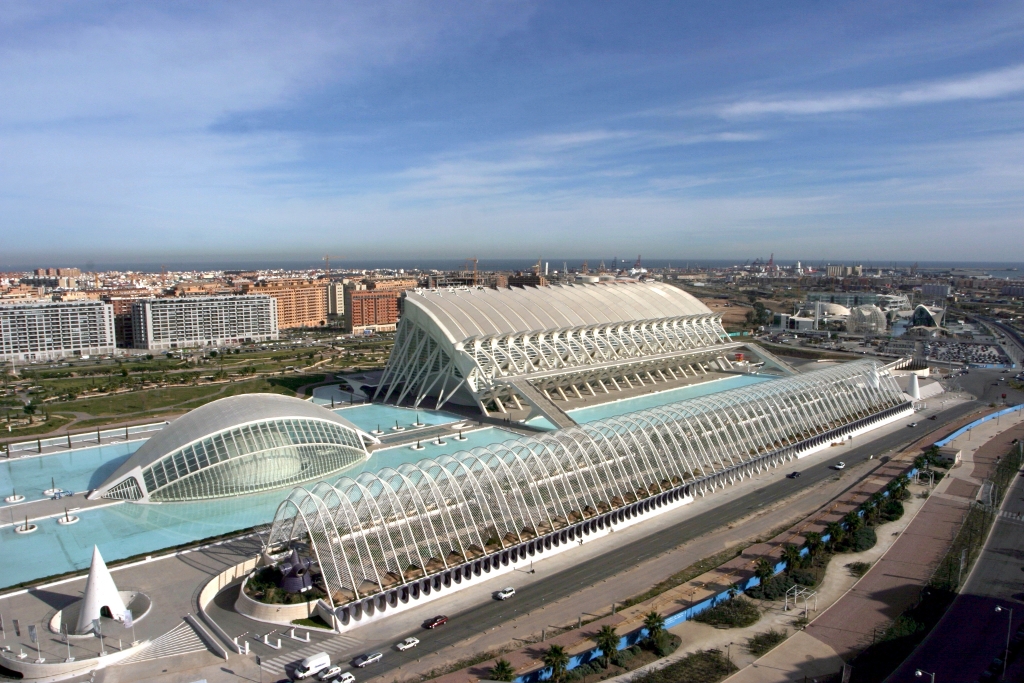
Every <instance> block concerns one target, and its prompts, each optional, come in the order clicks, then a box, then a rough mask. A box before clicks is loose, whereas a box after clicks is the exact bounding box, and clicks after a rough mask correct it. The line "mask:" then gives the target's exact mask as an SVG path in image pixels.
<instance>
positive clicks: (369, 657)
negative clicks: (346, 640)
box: [354, 652, 384, 669]
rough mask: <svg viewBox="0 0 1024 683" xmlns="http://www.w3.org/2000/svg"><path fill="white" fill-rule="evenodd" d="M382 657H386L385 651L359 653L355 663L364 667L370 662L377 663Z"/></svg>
mask: <svg viewBox="0 0 1024 683" xmlns="http://www.w3.org/2000/svg"><path fill="white" fill-rule="evenodd" d="M382 659H384V653H383V652H371V653H369V654H365V655H359V656H358V657H356V659H355V662H354V663H355V665H356V666H358V667H359V668H360V669H362V668H363V667H364V666H366V665H368V664H376V663H377V662H379V661H380V660H382Z"/></svg>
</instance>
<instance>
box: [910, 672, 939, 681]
mask: <svg viewBox="0 0 1024 683" xmlns="http://www.w3.org/2000/svg"><path fill="white" fill-rule="evenodd" d="M914 676H916V677H917V678H921V677H922V676H931V677H932V683H935V674H933V673H928V672H927V671H922V670H921V669H918V670H917V671H915V672H914Z"/></svg>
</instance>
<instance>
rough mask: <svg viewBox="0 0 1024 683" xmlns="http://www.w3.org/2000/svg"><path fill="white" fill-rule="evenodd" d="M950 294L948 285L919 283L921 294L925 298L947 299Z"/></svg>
mask: <svg viewBox="0 0 1024 683" xmlns="http://www.w3.org/2000/svg"><path fill="white" fill-rule="evenodd" d="M952 294H953V288H952V287H950V286H949V285H921V296H923V297H924V298H925V299H948V298H949V297H950V296H952Z"/></svg>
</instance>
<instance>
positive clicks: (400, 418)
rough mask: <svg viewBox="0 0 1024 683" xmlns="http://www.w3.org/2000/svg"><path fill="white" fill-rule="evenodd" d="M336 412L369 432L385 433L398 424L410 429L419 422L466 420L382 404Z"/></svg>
mask: <svg viewBox="0 0 1024 683" xmlns="http://www.w3.org/2000/svg"><path fill="white" fill-rule="evenodd" d="M334 412H335V413H337V414H338V415H340V416H342V417H343V418H345V419H346V420H348V421H349V422H351V423H352V424H354V425H355V426H357V427H359V428H360V429H365V430H366V431H368V432H369V431H372V430H374V429H377V427H378V426H379V427H380V429H382V430H383V431H384V432H390V431H391V428H392V427H394V426H395V424H396V423H397V424H398V426H399V427H405V428H406V429H408V428H409V427H411V426H412V425H413V424H414V423H415V422H416V421H417V420H419V422H421V423H423V424H428V425H441V424H448V423H451V422H458V421H460V420H464V419H465V418H463V417H459V416H458V415H453V414H452V413H446V412H443V411H440V410H413V409H412V408H397V407H395V406H388V405H384V404H382V403H367V404H364V405H361V406H352V407H350V408H337V409H335V411H334Z"/></svg>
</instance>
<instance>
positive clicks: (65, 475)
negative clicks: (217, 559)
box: [0, 417, 517, 588]
mask: <svg viewBox="0 0 1024 683" xmlns="http://www.w3.org/2000/svg"><path fill="white" fill-rule="evenodd" d="M421 419H423V418H422V417H421ZM423 421H424V422H426V421H427V420H426V419H423ZM454 433H455V432H453V435H454ZM516 436H517V435H516V434H514V433H512V432H508V431H505V430H502V429H497V428H494V427H488V428H485V429H479V430H476V431H472V432H466V433H465V437H466V441H457V440H455V439H454V438H451V437H449V436H444V437H442V440H443V441H445V442H446V443H445V445H443V446H440V445H437V444H436V443H433V442H430V441H424V442H422V444H423V447H424V449H423V450H422V451H416V450H413V449H412V448H410V447H409V446H408V445H405V446H395V447H392V448H387V449H382V450H379V451H376V452H374V453H373V454H372V455H371V457H370V459H369V460H367V461H366V462H365V463H362V464H360V465H357V466H355V467H354V468H352V469H350V470H347V471H345V472H342V473H340V474H339V475H336V477H335V478H337V476H350V477H354V476H355V475H357V474H359V473H360V472H376V471H378V470H380V469H382V468H384V467H397V466H398V465H400V464H402V463H406V462H409V463H414V462H417V461H419V460H422V459H424V458H435V457H438V456H440V455H450V454H452V453H456V452H458V451H468V450H471V449H473V448H477V447H479V446H486V445H488V444H492V443H500V442H502V441H507V440H509V439H514V438H516ZM141 443H142V442H136V443H132V444H110V445H104V446H97V447H95V448H89V449H83V450H81V451H72V452H70V453H61V454H56V455H48V456H42V457H38V458H25V459H23V460H20V461H19V460H15V461H13V462H10V463H3V467H0V473H2V474H0V476H3V477H6V478H7V479H4V480H3V481H5V482H8V483H9V482H10V479H11V477H13V479H14V482H15V483H16V484H17V486H18V490H19V491H24V492H25V494H26V496H28V495H29V493H34V494H36V495H34V497H36V498H42V497H43V496H42V495H41V492H42V490H43V489H44V488H49V486H50V476H51V472H56V473H57V474H56V475H55V478H56V479H57V485H58V486H61V487H63V488H73V489H74V490H76V491H80V490H84V489H85V488H86V486H85V485H81V483H82V482H87V481H91V480H98V481H102V480H103V478H105V477H106V476H107V474H108V473H109V471H110V470H112V469H113V468H116V467H117V465H119V464H120V463H121V462H122V461H123V460H124V459H125V458H127V457H128V455H129V454H130V453H131V452H134V450H135V449H136V448H138V447H139V445H141ZM90 468H91V471H90ZM44 484H45V485H44ZM93 485H95V484H93ZM40 487H42V488H40ZM289 490H290V489H277V490H275V491H267V492H264V493H259V494H254V495H249V496H239V497H237V498H226V499H220V500H210V501H200V502H195V503H164V504H159V505H137V504H132V503H121V504H115V505H111V506H108V507H102V508H96V509H92V510H85V511H82V512H81V513H80V517H81V521H80V522H78V523H77V524H75V525H72V526H60V525H58V524H57V521H56V520H55V519H45V520H39V521H38V522H37V524H39V527H40V528H39V530H38V531H36V532H35V533H33V534H28V535H20V534H16V533H14V529H13V527H12V526H10V525H9V524H10V522H11V514H12V510H17V507H16V506H15V507H14V508H10V507H9V506H3V507H0V523H7V524H8V526H7V527H5V528H2V529H0V588H2V587H6V586H11V585H14V584H17V583H21V582H22V581H30V580H33V579H37V578H41V577H45V576H52V575H55V574H61V573H64V572H68V571H72V570H76V569H84V568H86V567H88V565H89V560H90V558H91V554H92V546H93V544H96V545H98V546H99V547H100V550H101V552H102V553H103V557H104V558H106V559H107V560H108V561H113V560H119V559H124V558H126V557H131V556H134V555H140V554H147V553H157V552H159V551H161V550H163V549H165V548H170V547H173V546H177V545H182V544H185V543H192V542H194V541H197V540H201V539H204V538H210V537H211V536H219V535H221V534H227V533H231V532H232V531H237V530H239V529H246V528H249V527H252V526H258V525H262V524H269V523H270V522H272V521H273V519H274V512H275V511H276V510H277V506H278V505H279V504H280V502H281V501H282V500H284V498H285V497H286V496H287V495H288V492H289ZM5 495H6V494H5Z"/></svg>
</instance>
